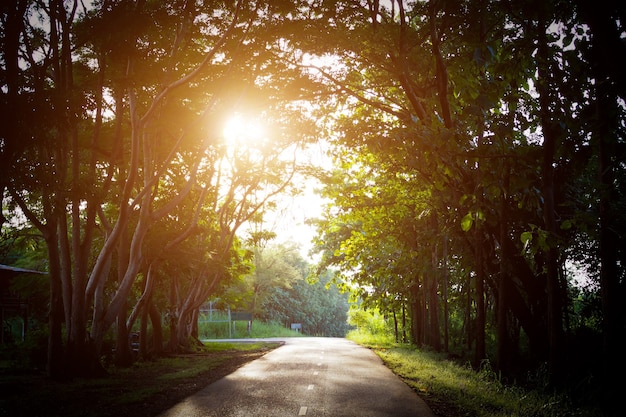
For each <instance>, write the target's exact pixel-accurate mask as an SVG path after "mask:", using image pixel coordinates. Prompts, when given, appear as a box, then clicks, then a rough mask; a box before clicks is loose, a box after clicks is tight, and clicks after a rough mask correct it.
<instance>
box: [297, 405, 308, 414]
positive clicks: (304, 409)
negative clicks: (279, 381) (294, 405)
mask: <svg viewBox="0 0 626 417" xmlns="http://www.w3.org/2000/svg"><path fill="white" fill-rule="evenodd" d="M306 410H307V407H304V406H302V407H300V412H299V413H298V415H299V416H306Z"/></svg>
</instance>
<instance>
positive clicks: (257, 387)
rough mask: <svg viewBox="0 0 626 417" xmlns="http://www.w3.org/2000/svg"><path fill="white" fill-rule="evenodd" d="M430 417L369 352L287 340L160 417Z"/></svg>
mask: <svg viewBox="0 0 626 417" xmlns="http://www.w3.org/2000/svg"><path fill="white" fill-rule="evenodd" d="M182 416H184V417H196V416H197V417H235V416H237V417H254V416H258V417H261V416H262V417H270V416H271V417H290V416H311V417H315V416H332V417H385V416H389V417H409V416H411V417H434V415H433V413H432V412H431V411H430V409H429V408H428V406H427V405H426V403H424V401H423V400H422V399H421V398H419V397H418V396H417V394H415V393H414V392H413V391H412V390H411V389H410V388H409V387H408V386H407V385H406V384H405V383H404V382H402V381H401V380H400V379H399V378H398V377H397V376H396V375H394V374H393V373H392V372H391V371H390V370H389V369H388V368H386V367H385V366H384V365H383V363H382V361H381V360H380V358H378V356H376V355H375V354H374V353H373V352H371V351H370V350H368V349H365V348H363V347H360V346H358V345H357V344H355V343H352V342H350V341H348V340H345V339H336V338H289V339H285V344H284V345H283V346H281V347H279V348H277V349H275V350H273V351H272V352H270V353H268V354H267V355H265V356H263V357H262V358H260V359H257V360H255V361H253V362H250V363H248V364H246V365H244V366H242V367H241V368H239V369H238V370H237V371H235V372H234V373H232V374H230V375H228V376H226V377H224V378H223V379H221V380H219V381H217V382H215V383H213V384H211V385H209V386H208V387H206V388H204V389H203V390H201V391H199V392H198V393H196V394H195V395H193V396H191V397H188V398H187V399H186V400H184V401H183V402H181V403H179V404H178V405H176V406H174V407H172V408H171V409H169V410H168V411H166V412H164V413H163V414H161V415H160V417H182Z"/></svg>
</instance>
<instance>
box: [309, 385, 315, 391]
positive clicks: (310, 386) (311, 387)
mask: <svg viewBox="0 0 626 417" xmlns="http://www.w3.org/2000/svg"><path fill="white" fill-rule="evenodd" d="M314 386H315V385H313V384H311V385H309V387H308V388H307V389H308V390H312V389H313V387H314Z"/></svg>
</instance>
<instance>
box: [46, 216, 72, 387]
mask: <svg viewBox="0 0 626 417" xmlns="http://www.w3.org/2000/svg"><path fill="white" fill-rule="evenodd" d="M48 226H49V229H48V233H47V234H46V233H44V238H45V240H46V245H47V247H48V262H49V267H48V268H49V275H50V313H49V315H48V326H49V329H48V330H49V334H48V359H47V373H48V376H49V377H50V378H52V379H56V380H58V379H63V378H65V377H66V376H67V375H66V369H65V355H64V352H63V337H62V328H63V320H64V318H65V315H64V311H63V289H62V284H61V265H60V262H59V250H58V246H57V238H56V237H57V236H56V227H54V226H52V227H50V224H49V225H48Z"/></svg>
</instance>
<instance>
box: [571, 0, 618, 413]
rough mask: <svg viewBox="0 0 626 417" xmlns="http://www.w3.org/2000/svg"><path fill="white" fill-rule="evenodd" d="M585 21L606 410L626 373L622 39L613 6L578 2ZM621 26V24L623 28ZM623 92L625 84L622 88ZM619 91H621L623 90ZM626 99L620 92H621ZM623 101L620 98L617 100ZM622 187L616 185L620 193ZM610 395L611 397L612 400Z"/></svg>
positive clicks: (612, 402)
mask: <svg viewBox="0 0 626 417" xmlns="http://www.w3.org/2000/svg"><path fill="white" fill-rule="evenodd" d="M579 3H580V9H581V11H582V15H583V17H584V18H585V19H586V20H587V23H588V24H589V26H590V28H591V34H592V36H591V45H592V46H591V57H590V61H591V63H592V73H593V75H594V79H595V83H594V85H595V89H596V91H595V109H594V110H595V114H594V120H593V121H594V125H593V144H594V146H595V148H596V152H597V155H598V199H599V203H598V211H599V220H600V226H599V246H600V250H599V254H600V294H601V298H602V318H603V322H602V336H603V355H602V360H603V365H604V366H603V368H604V380H605V381H606V388H607V389H606V392H607V397H608V399H607V404H608V407H615V408H614V409H616V408H617V405H616V404H615V401H617V400H618V396H616V395H615V389H614V387H613V384H614V382H613V381H617V380H619V379H620V378H621V377H622V376H623V375H622V374H623V372H624V371H626V359H624V348H625V347H626V342H625V338H624V330H623V329H624V325H625V323H624V320H625V319H624V317H626V315H625V314H624V308H625V307H624V302H623V301H624V298H623V295H624V288H623V285H624V284H620V278H621V277H622V276H623V269H622V270H620V267H621V268H623V267H624V266H623V265H622V264H621V263H620V256H619V251H620V245H619V244H618V242H621V241H623V237H620V235H619V229H620V228H619V226H617V225H616V224H615V222H616V221H615V219H616V218H617V214H618V210H619V209H618V207H617V205H616V203H617V199H618V192H617V190H616V189H615V187H616V183H617V181H616V170H617V169H618V167H619V164H620V163H621V164H623V161H620V160H619V158H618V157H617V152H616V146H617V144H618V143H619V142H620V133H619V131H620V118H619V113H620V111H619V109H618V106H619V105H620V104H618V95H617V92H618V88H619V85H620V84H618V83H617V80H618V79H620V77H621V79H623V68H622V66H621V65H619V64H618V62H619V61H617V62H616V61H615V54H616V53H620V52H619V51H623V39H622V37H621V34H620V33H619V32H618V31H617V30H616V29H617V25H616V21H615V15H616V11H615V10H614V8H615V6H616V5H617V3H616V4H613V3H611V2H602V3H599V4H596V3H588V2H582V1H581V2H579ZM622 23H623V22H622ZM621 85H622V86H623V83H622V84H621ZM622 88H623V87H622ZM620 92H621V93H624V91H623V90H621V91H620ZM621 98H623V95H622V96H621ZM619 186H620V185H617V187H619ZM611 393H613V394H611Z"/></svg>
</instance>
